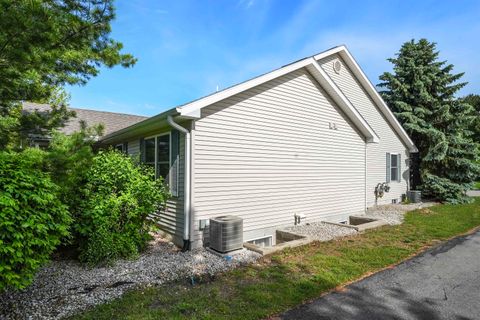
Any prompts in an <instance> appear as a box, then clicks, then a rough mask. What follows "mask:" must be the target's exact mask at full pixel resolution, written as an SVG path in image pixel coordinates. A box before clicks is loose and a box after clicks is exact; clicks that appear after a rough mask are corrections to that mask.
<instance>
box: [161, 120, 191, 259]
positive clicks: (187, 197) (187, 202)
mask: <svg viewBox="0 0 480 320" xmlns="http://www.w3.org/2000/svg"><path fill="white" fill-rule="evenodd" d="M167 122H168V124H169V125H171V126H172V127H173V128H175V129H177V130H178V131H180V132H182V133H183V134H185V181H184V188H185V190H184V195H183V200H184V206H183V208H184V209H183V210H184V217H185V225H184V226H183V228H184V229H183V248H182V251H187V250H190V246H191V239H190V224H191V215H190V206H191V203H192V201H191V194H190V191H191V182H190V181H191V179H190V178H191V177H190V176H191V155H190V151H191V147H190V145H191V139H190V131H188V130H187V129H185V128H184V127H182V126H181V125H179V124H178V123H176V122H175V121H174V120H173V118H172V116H171V115H169V116H167Z"/></svg>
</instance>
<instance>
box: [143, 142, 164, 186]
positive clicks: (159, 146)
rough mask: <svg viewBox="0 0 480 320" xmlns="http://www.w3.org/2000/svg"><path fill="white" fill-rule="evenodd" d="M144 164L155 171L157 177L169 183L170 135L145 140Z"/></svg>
mask: <svg viewBox="0 0 480 320" xmlns="http://www.w3.org/2000/svg"><path fill="white" fill-rule="evenodd" d="M144 148H145V149H144V153H145V155H144V163H145V164H147V165H149V166H151V167H152V168H154V169H155V177H157V178H158V177H162V178H163V179H164V180H165V181H166V182H168V180H167V179H168V171H169V169H170V133H167V134H162V135H158V136H155V137H149V138H146V139H145V140H144Z"/></svg>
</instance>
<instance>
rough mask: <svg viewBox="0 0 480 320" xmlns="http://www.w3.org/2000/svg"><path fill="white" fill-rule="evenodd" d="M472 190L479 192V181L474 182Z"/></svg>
mask: <svg viewBox="0 0 480 320" xmlns="http://www.w3.org/2000/svg"><path fill="white" fill-rule="evenodd" d="M473 189H475V190H480V181H477V182H475V184H474V185H473Z"/></svg>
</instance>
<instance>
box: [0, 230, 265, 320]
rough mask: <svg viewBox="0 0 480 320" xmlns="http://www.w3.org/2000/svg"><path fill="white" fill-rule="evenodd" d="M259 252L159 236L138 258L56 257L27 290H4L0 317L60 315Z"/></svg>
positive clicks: (233, 263) (213, 269) (251, 258)
mask: <svg viewBox="0 0 480 320" xmlns="http://www.w3.org/2000/svg"><path fill="white" fill-rule="evenodd" d="M260 257H261V256H260V254H258V253H255V252H252V251H248V250H246V251H244V252H241V253H239V254H237V255H235V256H233V257H232V259H231V260H228V261H227V260H226V259H224V258H221V257H218V256H216V255H214V254H211V253H209V252H208V251H206V250H205V249H203V248H202V249H196V250H192V251H188V252H180V251H179V250H178V248H177V247H176V246H175V245H174V244H173V243H170V242H167V241H165V240H164V239H162V238H159V237H156V238H155V240H154V241H152V243H151V244H150V247H149V249H148V250H147V251H146V252H145V253H143V254H141V255H140V256H139V258H138V259H135V260H122V261H118V262H117V263H115V264H114V265H113V266H111V267H95V268H88V267H86V266H84V265H82V264H80V263H79V262H77V261H75V260H56V261H52V262H50V264H48V265H47V266H45V267H43V268H42V269H41V270H40V271H39V272H38V274H37V275H36V277H35V280H34V282H33V284H32V285H31V286H30V287H28V288H27V289H25V290H22V291H9V292H4V293H3V294H0V319H60V318H62V317H66V316H69V315H73V314H75V313H78V312H80V311H82V310H85V309H86V308H88V307H91V306H94V305H97V304H101V303H105V302H108V301H111V300H113V299H115V298H118V297H120V296H121V295H122V294H123V293H124V292H125V291H127V290H130V289H133V288H136V287H140V286H150V285H159V284H163V283H165V282H169V281H174V280H178V279H182V278H183V279H194V278H198V277H200V276H203V275H209V276H212V275H214V274H216V273H218V272H222V271H226V270H228V269H232V268H235V267H238V266H240V265H244V264H248V263H251V262H254V261H256V260H257V259H258V258H260Z"/></svg>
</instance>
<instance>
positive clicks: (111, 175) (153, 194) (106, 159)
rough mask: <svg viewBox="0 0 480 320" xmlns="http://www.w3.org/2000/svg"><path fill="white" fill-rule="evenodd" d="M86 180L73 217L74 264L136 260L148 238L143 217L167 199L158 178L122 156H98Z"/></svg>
mask: <svg viewBox="0 0 480 320" xmlns="http://www.w3.org/2000/svg"><path fill="white" fill-rule="evenodd" d="M86 181H87V182H86V185H85V187H84V189H83V191H82V194H83V197H84V199H83V201H82V204H81V206H80V211H79V213H78V215H77V216H76V217H75V219H76V221H75V230H76V232H77V235H78V239H77V240H78V243H79V248H80V260H81V261H84V262H87V263H89V264H91V265H95V264H100V263H110V262H112V261H114V260H115V259H118V258H128V257H132V256H135V255H137V254H138V252H139V251H140V250H141V249H142V248H143V247H144V246H145V244H146V242H147V241H148V239H149V238H150V237H149V234H148V227H149V226H148V224H149V220H148V219H147V216H148V215H149V214H151V213H153V212H155V211H156V210H158V209H159V207H160V206H161V205H162V204H164V203H165V200H166V199H167V196H168V191H167V189H166V187H165V186H164V185H163V183H162V181H161V179H158V180H155V179H154V173H153V171H152V169H150V168H145V167H142V166H140V165H138V164H137V163H135V161H134V160H133V159H132V158H130V157H128V156H125V155H123V154H121V153H119V152H116V151H101V152H99V154H98V155H97V156H95V157H94V158H93V163H92V166H91V167H90V168H89V170H88V171H87V174H86Z"/></svg>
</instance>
